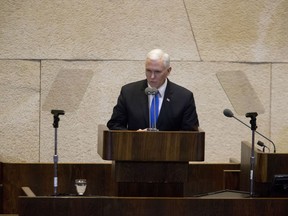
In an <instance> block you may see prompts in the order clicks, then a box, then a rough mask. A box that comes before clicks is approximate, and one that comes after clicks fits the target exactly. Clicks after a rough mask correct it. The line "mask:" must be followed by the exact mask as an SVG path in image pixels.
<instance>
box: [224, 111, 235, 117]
mask: <svg viewBox="0 0 288 216" xmlns="http://www.w3.org/2000/svg"><path fill="white" fill-rule="evenodd" d="M223 114H224V115H225V116H226V117H229V118H231V117H233V116H234V114H233V112H232V111H231V110H230V109H224V111H223Z"/></svg>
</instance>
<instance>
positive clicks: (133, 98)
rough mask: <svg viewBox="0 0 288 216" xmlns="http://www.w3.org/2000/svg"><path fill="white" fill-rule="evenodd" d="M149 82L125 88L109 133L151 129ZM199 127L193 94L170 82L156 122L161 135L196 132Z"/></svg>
mask: <svg viewBox="0 0 288 216" xmlns="http://www.w3.org/2000/svg"><path fill="white" fill-rule="evenodd" d="M145 88H147V80H141V81H138V82H133V83H130V84H127V85H125V86H123V87H122V89H121V92H120V96H119V97H118V101H117V104H116V106H115V107H114V109H113V114H112V116H111V119H110V120H109V121H108V123H107V127H108V128H109V129H110V130H127V129H128V130H138V129H145V128H148V127H149V108H148V97H147V95H146V94H145ZM198 126H199V122H198V116H197V112H196V106H195V102H194V97H193V93H192V92H191V91H189V90H187V89H185V88H183V87H181V86H179V85H177V84H175V83H172V82H170V81H169V80H168V83H167V87H166V91H165V95H164V98H163V103H162V107H161V110H160V114H159V117H158V120H157V129H159V130H160V131H177V130H197V129H198Z"/></svg>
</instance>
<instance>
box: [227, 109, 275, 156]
mask: <svg viewBox="0 0 288 216" xmlns="http://www.w3.org/2000/svg"><path fill="white" fill-rule="evenodd" d="M223 114H224V115H225V116H226V117H228V118H232V117H233V118H235V119H236V120H238V121H239V122H241V123H242V124H244V125H245V126H246V127H248V128H250V129H251V127H250V126H249V125H247V124H246V123H244V122H243V121H241V120H240V119H238V118H236V117H235V116H234V114H233V112H232V111H231V110H230V109H224V111H223ZM255 132H256V133H257V134H259V135H260V136H262V137H263V138H265V139H266V140H268V141H269V142H271V143H272V145H273V148H274V153H276V146H275V144H274V142H273V141H272V140H270V139H269V138H267V137H266V136H264V135H263V134H261V133H259V132H258V131H255Z"/></svg>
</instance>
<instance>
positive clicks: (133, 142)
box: [98, 126, 205, 162]
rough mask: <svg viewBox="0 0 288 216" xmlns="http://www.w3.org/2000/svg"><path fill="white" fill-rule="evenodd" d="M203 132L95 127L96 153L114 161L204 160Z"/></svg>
mask: <svg viewBox="0 0 288 216" xmlns="http://www.w3.org/2000/svg"><path fill="white" fill-rule="evenodd" d="M204 144H205V132H204V131H157V132H152V131H128V130H127V131H122V130H121V131H117V130H107V128H106V127H105V126H99V128H98V154H99V155H100V156H101V157H102V158H103V159H104V160H115V161H177V162H180V161H183V162H184V161H185V162H187V161H204V150H205V145H204Z"/></svg>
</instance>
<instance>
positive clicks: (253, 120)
mask: <svg viewBox="0 0 288 216" xmlns="http://www.w3.org/2000/svg"><path fill="white" fill-rule="evenodd" d="M257 115H258V114H257V113H256V112H251V113H246V117H247V118H251V120H250V124H251V130H252V148H251V157H250V196H251V197H253V196H254V167H255V156H254V146H255V131H256V129H257V125H256V116H257Z"/></svg>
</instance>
